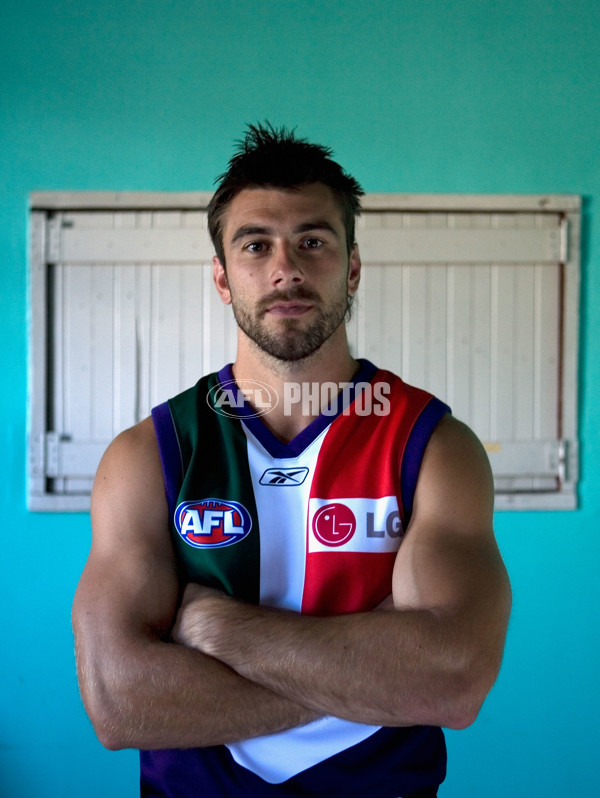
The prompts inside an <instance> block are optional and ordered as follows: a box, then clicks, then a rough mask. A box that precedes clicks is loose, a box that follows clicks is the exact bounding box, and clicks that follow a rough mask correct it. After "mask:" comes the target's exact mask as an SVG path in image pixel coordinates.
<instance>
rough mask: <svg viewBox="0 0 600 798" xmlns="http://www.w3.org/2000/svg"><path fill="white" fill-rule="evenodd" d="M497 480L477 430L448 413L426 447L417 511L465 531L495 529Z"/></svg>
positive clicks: (416, 493)
mask: <svg viewBox="0 0 600 798" xmlns="http://www.w3.org/2000/svg"><path fill="white" fill-rule="evenodd" d="M493 503H494V483H493V478H492V472H491V468H490V464H489V460H488V457H487V455H486V453H485V449H484V448H483V445H482V444H481V442H480V440H479V439H478V437H477V436H476V435H475V433H474V432H473V431H472V430H471V429H470V428H469V427H468V426H467V425H466V424H464V423H462V422H461V421H458V420H457V419H456V418H454V417H453V416H451V415H445V416H444V417H443V418H442V419H441V421H440V422H439V424H438V425H437V427H436V428H435V430H434V431H433V433H432V435H431V438H430V439H429V443H428V444H427V447H426V449H425V454H424V457H423V463H422V467H421V472H420V474H419V479H418V482H417V489H416V492H415V504H414V513H415V515H416V516H421V517H423V516H426V517H433V518H436V519H437V523H438V524H441V523H443V524H444V525H446V524H448V525H450V526H459V527H460V528H461V529H463V530H464V531H468V530H470V529H473V530H478V531H481V529H482V528H484V529H491V527H492V514H493Z"/></svg>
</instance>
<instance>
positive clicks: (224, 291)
mask: <svg viewBox="0 0 600 798" xmlns="http://www.w3.org/2000/svg"><path fill="white" fill-rule="evenodd" d="M212 262H213V282H214V284H215V286H216V288H217V291H218V292H219V296H220V297H221V302H223V304H224V305H231V291H230V290H229V281H228V280H227V272H226V271H225V267H224V266H223V264H222V263H221V261H220V260H219V258H218V257H217V256H216V255H215V256H214V257H213V261H212Z"/></svg>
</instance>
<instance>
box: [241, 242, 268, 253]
mask: <svg viewBox="0 0 600 798" xmlns="http://www.w3.org/2000/svg"><path fill="white" fill-rule="evenodd" d="M265 247H266V245H265V243H264V241H251V242H250V243H249V244H246V246H245V247H244V249H245V250H246V252H255V253H260V252H264V251H265Z"/></svg>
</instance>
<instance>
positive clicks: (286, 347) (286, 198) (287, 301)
mask: <svg viewBox="0 0 600 798" xmlns="http://www.w3.org/2000/svg"><path fill="white" fill-rule="evenodd" d="M223 248H224V252H225V258H226V265H227V270H226V271H225V269H224V268H223V264H221V263H220V261H219V260H218V258H215V259H214V277H215V284H216V286H217V289H218V290H219V293H220V295H221V298H222V300H223V301H224V302H226V303H227V304H229V303H231V305H232V306H233V312H234V315H235V318H236V321H237V323H238V325H239V327H240V329H241V330H242V332H243V333H244V334H245V335H246V336H247V337H248V338H249V339H251V340H252V341H253V342H254V343H255V344H256V345H257V346H258V347H259V348H260V349H262V350H263V351H264V352H267V353H268V354H269V355H271V356H273V357H275V358H277V359H279V360H285V361H293V360H300V359H302V358H305V357H307V356H309V355H311V354H312V353H313V352H316V351H317V350H318V349H320V347H321V346H322V344H323V343H324V342H325V341H327V340H328V339H330V338H331V336H333V335H334V334H336V333H337V331H338V330H339V329H340V327H341V325H342V323H343V321H344V317H345V314H346V309H347V302H348V296H349V295H352V294H354V292H355V291H356V289H357V287H358V280H359V277H360V259H359V256H358V250H357V248H356V246H353V247H352V249H351V252H350V255H348V249H347V245H346V233H345V228H344V224H343V221H342V213H341V210H340V208H339V206H338V204H337V203H336V201H335V198H334V196H333V193H332V192H331V191H330V189H329V188H327V187H326V186H324V185H322V184H320V183H314V184H310V185H308V186H303V187H302V188H299V189H294V190H283V189H281V190H280V189H266V188H251V189H244V190H243V191H241V192H240V193H239V194H238V195H237V196H236V197H234V199H233V200H232V202H231V204H230V206H229V209H228V210H227V213H226V215H225V220H224V225H223Z"/></svg>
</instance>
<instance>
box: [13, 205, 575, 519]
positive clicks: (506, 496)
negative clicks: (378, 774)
mask: <svg viewBox="0 0 600 798" xmlns="http://www.w3.org/2000/svg"><path fill="white" fill-rule="evenodd" d="M210 197H211V195H210V194H209V193H205V192H192V193H162V192H161V193H146V192H144V193H138V192H125V193H116V194H115V193H107V192H36V193H34V194H32V195H31V197H30V210H31V214H30V261H31V269H30V309H31V312H30V336H29V340H30V349H29V403H28V405H29V419H28V426H29V429H28V505H29V508H30V509H31V510H38V511H48V510H53V511H87V510H88V509H89V489H88V488H87V487H85V485H84V487H82V491H81V493H77V494H74V495H60V494H57V493H54V492H53V488H52V478H51V476H49V475H52V474H53V473H57V471H59V470H60V468H59V465H60V467H64V465H65V462H66V461H68V460H69V458H70V457H71V461H70V463H71V465H72V467H73V469H74V471H75V472H77V470H78V464H77V458H78V457H80V456H81V450H77V451H76V450H75V448H74V447H70V446H69V441H61V440H60V436H59V435H57V433H56V432H55V431H53V430H50V429H48V424H47V419H48V417H49V407H48V402H49V390H48V388H49V385H50V381H51V379H52V374H51V366H50V363H49V334H50V330H51V329H52V327H51V318H50V316H51V313H52V309H51V304H52V297H49V296H48V267H49V263H50V258H49V253H50V252H52V251H53V249H54V248H55V243H56V242H53V241H52V240H51V239H52V236H53V235H55V228H53V226H52V224H49V220H51V218H52V216H53V215H55V214H61V213H64V212H78V211H92V212H95V211H114V212H117V211H120V210H121V211H129V210H136V211H144V210H147V211H150V212H159V211H165V212H168V211H171V210H184V211H185V210H204V209H206V207H207V204H208V201H209V200H210ZM363 207H364V211H365V215H367V214H369V213H385V212H387V211H389V212H406V213H411V212H423V213H441V214H444V213H446V214H447V213H457V214H460V213H492V212H493V213H520V212H522V213H538V214H545V213H548V214H559V215H560V219H561V224H560V270H561V294H562V297H561V301H562V303H561V316H560V329H559V330H558V334H559V336H560V352H561V365H560V375H559V376H560V388H559V391H560V398H559V406H558V408H557V413H559V414H560V418H559V421H558V429H559V436H558V440H557V441H549V442H548V445H547V450H546V451H545V452H544V453H543V457H544V458H545V460H546V463H547V465H548V467H550V468H551V469H555V470H557V473H558V474H559V478H558V483H559V486H558V489H557V490H553V491H545V492H535V491H532V492H529V491H527V490H524V491H514V492H497V495H496V507H497V509H501V510H502V509H509V510H510V509H536V510H544V509H545V510H558V509H564V510H566V509H574V508H575V507H576V506H577V481H578V459H579V458H578V439H577V426H578V424H577V419H578V412H577V411H578V398H577V397H578V392H577V388H578V337H579V283H580V225H581V199H580V197H578V196H574V195H427V194H425V195H402V194H370V195H367V196H366V197H365V198H364V202H363ZM369 240H370V241H371V240H372V236H371V238H370V239H369ZM369 246H370V244H368V245H367V246H366V249H367V250H368V248H369ZM367 254H368V253H367ZM359 302H360V298H359ZM357 354H358V355H361V354H363V355H364V354H365V353H364V352H357ZM373 359H374V360H375V361H376V360H377V358H376V357H375V358H373ZM401 376H403V375H401ZM104 445H105V444H104V443H98V444H90V446H91V449H93V451H92V450H91V449H90V451H87V452H84V453H83V454H84V456H85V457H86V458H91V459H92V460H95V461H97V460H98V459H99V457H100V454H101V451H102V450H103V448H104ZM484 445H485V446H486V449H487V450H488V455H489V457H490V461H491V463H492V467H493V469H494V470H497V469H501V468H502V458H503V457H504V455H505V451H504V449H503V446H502V445H501V444H500V443H498V442H497V441H485V440H484ZM94 447H95V448H94ZM96 449H97V451H96ZM527 457H528V447H527V443H524V444H523V462H524V463H526V462H527ZM536 457H537V461H539V452H538V454H537V455H536ZM59 461H60V463H59ZM538 465H539V462H537V463H533V462H532V468H533V469H535V468H536V467H537V466H538Z"/></svg>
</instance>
